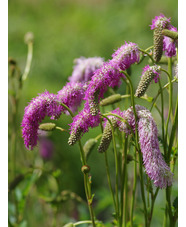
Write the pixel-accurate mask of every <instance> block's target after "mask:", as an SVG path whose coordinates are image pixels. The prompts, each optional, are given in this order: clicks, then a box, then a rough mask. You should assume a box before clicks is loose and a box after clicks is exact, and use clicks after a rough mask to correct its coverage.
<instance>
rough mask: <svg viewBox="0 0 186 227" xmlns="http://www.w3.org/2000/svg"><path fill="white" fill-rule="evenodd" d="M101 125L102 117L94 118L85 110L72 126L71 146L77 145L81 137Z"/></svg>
mask: <svg viewBox="0 0 186 227" xmlns="http://www.w3.org/2000/svg"><path fill="white" fill-rule="evenodd" d="M99 123H100V115H96V116H92V115H91V114H90V112H89V111H88V110H87V109H85V108H84V109H83V110H82V111H81V112H79V113H78V114H77V115H76V116H75V117H74V118H73V122H72V123H71V124H70V126H71V134H70V137H69V141H68V143H69V145H73V144H75V143H76V142H77V141H78V140H79V139H80V138H81V136H82V135H83V134H84V133H86V132H88V130H89V128H90V127H91V128H93V127H96V126H98V125H99Z"/></svg>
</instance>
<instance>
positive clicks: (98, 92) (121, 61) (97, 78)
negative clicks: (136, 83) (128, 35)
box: [85, 42, 140, 115]
mask: <svg viewBox="0 0 186 227" xmlns="http://www.w3.org/2000/svg"><path fill="white" fill-rule="evenodd" d="M139 59H140V52H139V50H138V46H137V44H135V43H131V42H129V43H127V42H125V44H124V45H122V46H121V47H120V48H119V49H118V50H116V51H115V53H114V54H113V55H112V59H111V60H109V61H108V62H106V63H105V64H104V65H103V66H102V67H101V68H100V69H98V70H96V71H95V73H94V75H93V77H92V79H91V81H90V84H89V85H88V88H87V91H86V93H85V100H86V103H85V108H89V109H90V113H91V114H92V115H96V114H98V112H99V108H98V104H99V101H100V99H101V98H103V95H104V93H105V91H106V90H107V87H115V86H119V85H120V79H121V77H124V75H123V74H122V73H121V72H120V70H123V71H124V70H126V69H128V68H129V67H130V66H131V64H133V63H136V62H139Z"/></svg>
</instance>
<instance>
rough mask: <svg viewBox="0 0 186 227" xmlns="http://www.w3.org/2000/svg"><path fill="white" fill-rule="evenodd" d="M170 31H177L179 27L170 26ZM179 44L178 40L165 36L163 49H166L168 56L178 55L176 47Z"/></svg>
mask: <svg viewBox="0 0 186 227" xmlns="http://www.w3.org/2000/svg"><path fill="white" fill-rule="evenodd" d="M169 30H170V31H174V32H177V31H178V30H177V28H176V27H174V26H170V28H169ZM177 45H178V40H173V39H171V38H169V37H167V36H164V39H163V50H164V51H165V55H166V56H167V57H173V56H175V55H176V47H177Z"/></svg>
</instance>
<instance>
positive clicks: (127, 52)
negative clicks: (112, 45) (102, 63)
mask: <svg viewBox="0 0 186 227" xmlns="http://www.w3.org/2000/svg"><path fill="white" fill-rule="evenodd" d="M112 57H113V59H112V60H111V62H112V64H113V67H114V68H116V69H118V70H126V69H128V68H129V67H130V66H131V64H133V63H136V62H139V59H140V52H139V49H138V45H137V44H135V43H132V42H129V43H127V42H125V44H124V45H122V46H121V47H120V48H119V49H118V50H116V51H115V52H114V54H113V55H112Z"/></svg>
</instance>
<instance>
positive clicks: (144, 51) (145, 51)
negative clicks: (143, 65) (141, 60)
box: [138, 48, 155, 63]
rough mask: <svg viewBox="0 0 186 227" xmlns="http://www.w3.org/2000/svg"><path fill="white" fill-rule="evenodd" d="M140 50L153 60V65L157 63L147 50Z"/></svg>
mask: <svg viewBox="0 0 186 227" xmlns="http://www.w3.org/2000/svg"><path fill="white" fill-rule="evenodd" d="M138 49H139V51H141V52H142V53H144V54H146V55H148V57H149V58H150V59H151V61H152V62H153V63H155V61H154V59H153V57H152V56H151V55H150V54H149V53H148V52H147V50H143V49H140V48H138Z"/></svg>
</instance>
